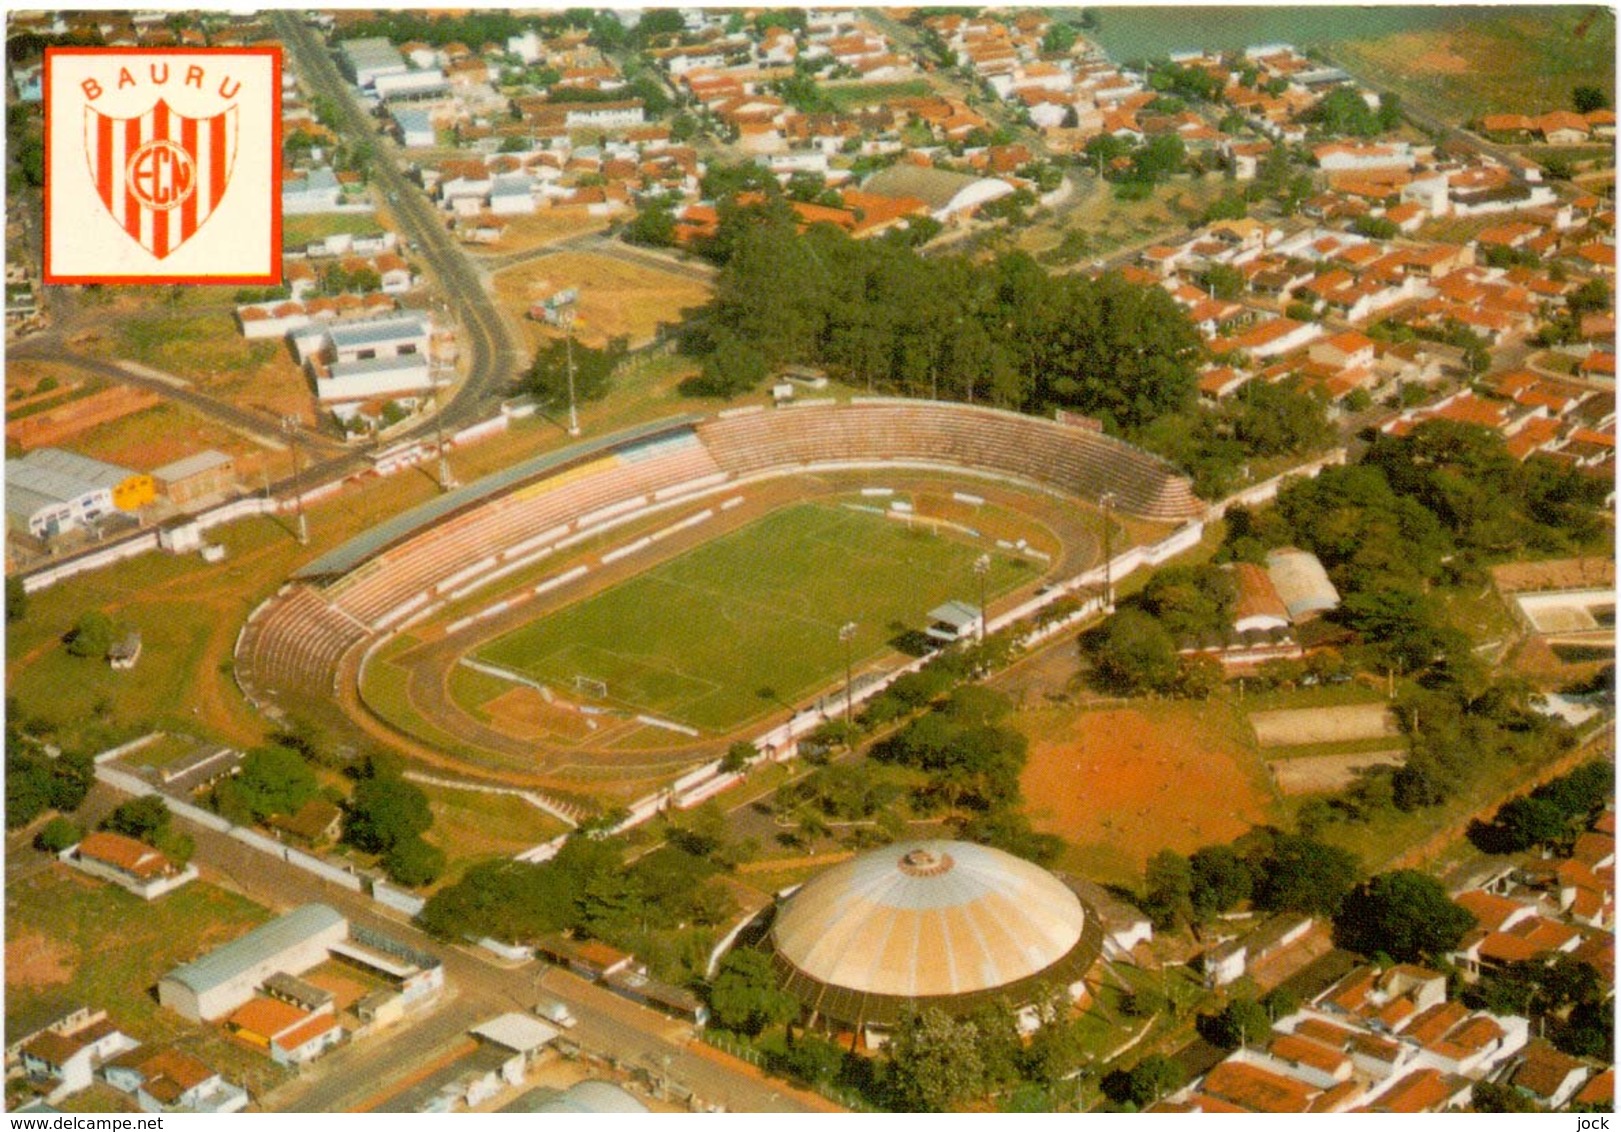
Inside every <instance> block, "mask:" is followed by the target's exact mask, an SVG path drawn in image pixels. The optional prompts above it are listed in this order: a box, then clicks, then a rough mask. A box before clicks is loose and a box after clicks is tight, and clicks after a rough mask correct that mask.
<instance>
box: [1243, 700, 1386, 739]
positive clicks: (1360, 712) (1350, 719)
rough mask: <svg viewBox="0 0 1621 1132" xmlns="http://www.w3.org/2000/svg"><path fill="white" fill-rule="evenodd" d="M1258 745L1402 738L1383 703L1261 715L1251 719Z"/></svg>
mask: <svg viewBox="0 0 1621 1132" xmlns="http://www.w3.org/2000/svg"><path fill="white" fill-rule="evenodd" d="M1250 726H1252V727H1254V728H1255V741H1256V742H1257V743H1259V744H1260V745H1261V746H1263V747H1301V746H1306V745H1308V744H1312V743H1344V742H1346V741H1348V740H1352V739H1379V738H1382V737H1384V736H1386V735H1399V734H1401V728H1399V727H1397V726H1396V721H1395V719H1394V718H1392V717H1391V714H1390V711H1389V709H1388V708H1387V707H1386V706H1385V705H1384V704H1382V703H1375V704H1352V705H1351V706H1349V707H1317V708H1299V709H1296V710H1290V711H1258V712H1255V713H1254V714H1253V715H1251V716H1250Z"/></svg>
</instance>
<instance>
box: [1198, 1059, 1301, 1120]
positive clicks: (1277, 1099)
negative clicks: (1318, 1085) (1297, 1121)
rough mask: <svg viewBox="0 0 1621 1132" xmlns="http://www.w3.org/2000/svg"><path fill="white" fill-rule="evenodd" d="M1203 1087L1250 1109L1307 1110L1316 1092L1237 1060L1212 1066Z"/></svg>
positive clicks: (1213, 1094) (1286, 1078) (1264, 1110)
mask: <svg viewBox="0 0 1621 1132" xmlns="http://www.w3.org/2000/svg"><path fill="white" fill-rule="evenodd" d="M1200 1091H1201V1092H1204V1093H1208V1094H1209V1095H1211V1096H1213V1097H1216V1098H1219V1099H1221V1100H1225V1101H1229V1102H1231V1103H1232V1104H1235V1105H1239V1106H1240V1107H1242V1108H1245V1109H1248V1110H1249V1111H1250V1112H1305V1111H1306V1110H1307V1109H1308V1108H1309V1107H1310V1106H1311V1101H1312V1097H1313V1096H1314V1095H1315V1094H1316V1093H1317V1090H1316V1089H1312V1088H1310V1087H1309V1086H1307V1085H1304V1084H1302V1083H1301V1082H1299V1081H1295V1080H1293V1079H1291V1078H1288V1077H1283V1076H1280V1075H1278V1074H1276V1073H1269V1072H1267V1071H1266V1070H1265V1069H1259V1068H1257V1067H1255V1066H1253V1065H1246V1064H1243V1063H1242V1062H1237V1061H1224V1062H1222V1063H1221V1064H1220V1065H1218V1066H1216V1067H1215V1068H1214V1069H1212V1070H1211V1071H1210V1072H1209V1074H1207V1075H1206V1076H1205V1079H1204V1084H1203V1085H1202V1086H1200Z"/></svg>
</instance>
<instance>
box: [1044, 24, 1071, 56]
mask: <svg viewBox="0 0 1621 1132" xmlns="http://www.w3.org/2000/svg"><path fill="white" fill-rule="evenodd" d="M1079 38H1080V35H1079V33H1078V32H1077V31H1076V30H1075V29H1074V28H1072V27H1070V26H1069V25H1068V24H1066V23H1065V22H1064V21H1063V20H1054V21H1053V22H1052V25H1051V26H1050V27H1048V28H1047V34H1046V35H1043V36H1042V37H1041V51H1042V54H1044V55H1067V54H1069V50H1070V48H1072V47H1074V46H1075V41H1076V40H1077V39H1079Z"/></svg>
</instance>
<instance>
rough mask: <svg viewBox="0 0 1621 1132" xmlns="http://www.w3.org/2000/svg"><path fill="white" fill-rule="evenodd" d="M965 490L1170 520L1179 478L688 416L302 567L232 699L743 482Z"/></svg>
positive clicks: (987, 425) (486, 489)
mask: <svg viewBox="0 0 1621 1132" xmlns="http://www.w3.org/2000/svg"><path fill="white" fill-rule="evenodd" d="M868 468H911V469H919V470H924V471H929V470H937V471H941V472H947V473H954V474H962V475H968V476H977V477H982V478H989V479H994V480H1003V481H1007V482H1009V483H1012V484H1015V485H1020V486H1026V487H1034V488H1037V489H1040V490H1043V491H1046V492H1049V493H1053V494H1056V495H1060V496H1064V497H1070V498H1079V499H1082V500H1086V501H1088V502H1096V501H1097V500H1098V499H1099V497H1100V496H1101V495H1102V494H1103V493H1105V492H1107V493H1110V494H1111V495H1112V498H1113V506H1114V507H1115V508H1116V509H1117V510H1119V511H1122V512H1125V513H1127V514H1130V515H1134V516H1137V517H1139V518H1143V519H1148V520H1153V521H1161V522H1176V521H1180V520H1185V519H1189V518H1194V517H1197V516H1199V515H1201V514H1202V513H1203V512H1204V509H1205V508H1204V504H1203V503H1202V502H1201V501H1200V500H1199V499H1198V498H1197V497H1196V496H1194V494H1193V492H1192V489H1191V487H1190V486H1189V484H1188V481H1187V479H1186V477H1184V476H1182V475H1180V474H1179V473H1178V472H1177V471H1176V470H1175V469H1174V468H1172V467H1171V466H1170V465H1169V464H1167V463H1166V462H1165V461H1163V460H1161V459H1159V458H1158V457H1156V456H1153V455H1151V454H1149V453H1147V452H1144V451H1142V450H1140V449H1138V448H1135V447H1133V446H1131V445H1128V444H1126V443H1124V442H1122V441H1118V440H1115V439H1113V438H1111V437H1107V436H1104V435H1102V434H1101V433H1097V432H1092V431H1089V430H1086V429H1082V428H1077V427H1074V426H1071V425H1065V424H1058V423H1055V422H1052V421H1047V420H1042V419H1039V418H1034V417H1028V416H1023V415H1020V414H1015V413H1009V412H1005V411H1001V410H996V409H987V408H981V407H976V406H967V405H958V404H948V403H938V402H918V401H905V400H887V399H860V400H856V401H852V402H848V403H832V402H824V403H819V404H804V405H800V406H797V407H794V408H784V409H776V410H758V411H754V410H744V411H736V410H733V411H730V412H723V413H721V414H719V415H717V416H712V417H703V416H699V415H691V414H689V415H684V416H680V417H675V418H669V419H665V420H661V421H657V422H653V423H651V424H647V425H643V426H638V427H636V428H632V429H627V430H624V431H621V432H617V433H614V434H611V435H608V436H605V437H602V438H598V439H595V440H592V441H588V442H585V443H582V444H577V445H573V446H570V447H569V448H566V449H564V450H562V451H559V452H555V453H550V454H548V455H545V456H542V457H537V458H535V459H532V460H528V461H525V462H523V463H521V464H518V465H514V466H513V467H511V468H508V469H505V470H503V471H501V472H499V473H496V474H494V475H491V476H487V477H485V478H484V479H481V480H479V481H478V482H476V483H474V484H470V485H468V486H466V487H464V488H461V489H459V490H456V491H453V492H450V493H447V494H446V495H443V496H441V497H439V498H437V499H434V500H431V501H430V502H428V503H425V504H422V505H421V506H418V507H416V508H413V509H412V510H410V511H407V512H405V513H403V514H401V515H399V516H396V517H395V518H393V519H391V520H389V521H387V522H385V523H382V524H379V525H378V526H377V527H375V528H373V529H372V530H371V531H368V532H367V533H366V534H364V535H361V536H359V537H357V538H355V539H352V540H350V541H349V542H347V543H345V544H343V545H342V546H340V547H338V548H336V549H334V550H332V551H330V552H328V553H327V554H324V555H322V556H320V557H319V558H317V559H315V560H314V561H312V562H311V563H309V564H308V565H306V566H304V567H303V568H301V569H300V570H299V571H297V573H296V574H295V575H294V576H293V578H292V579H291V581H290V583H289V584H288V585H287V586H285V587H283V589H282V590H281V591H280V592H279V593H278V594H277V595H276V596H275V597H274V598H272V599H271V600H270V601H268V602H266V603H265V604H264V605H263V606H261V607H260V609H258V610H257V611H255V614H254V615H253V616H252V617H251V618H250V619H249V622H248V624H247V625H246V626H245V627H244V629H243V632H242V634H241V635H240V637H239V639H238V642H237V649H236V673H237V678H238V681H239V683H240V684H241V686H242V688H243V690H244V692H246V693H247V694H248V695H249V697H250V699H253V700H254V701H255V702H256V703H260V704H263V702H264V695H265V694H267V693H276V694H278V695H279V694H280V693H282V692H286V693H289V694H290V695H292V696H294V697H296V696H300V695H302V696H314V697H320V698H327V697H330V696H333V695H335V694H336V693H337V692H338V691H339V685H338V681H339V680H340V679H341V673H342V672H343V670H344V660H345V657H346V656H348V655H349V654H350V653H351V651H352V650H354V649H356V647H357V646H359V645H361V644H363V643H366V642H369V641H372V640H375V639H377V638H379V637H381V636H382V635H384V634H386V633H388V632H389V631H391V630H394V629H398V628H399V627H401V626H402V625H404V624H406V623H408V622H415V621H418V620H421V619H422V618H424V617H426V616H429V615H431V614H433V613H435V612H437V611H438V609H440V608H441V607H443V606H444V605H446V604H447V603H449V602H452V601H456V600H459V599H461V598H463V597H465V596H467V595H468V594H470V593H471V592H472V591H474V590H477V589H480V588H482V587H484V586H486V585H488V584H490V583H492V582H495V581H497V580H499V579H500V578H502V577H505V576H507V575H510V574H514V573H516V572H518V571H520V570H523V569H525V568H526V567H528V566H530V565H532V564H534V563H535V562H537V561H539V560H540V559H541V558H543V557H545V556H547V555H550V554H552V553H554V552H556V551H558V550H562V549H564V548H566V547H568V546H570V545H573V544H575V543H578V542H581V541H584V540H585V539H586V538H589V537H591V536H593V535H595V534H597V533H599V532H602V531H604V530H608V529H611V528H613V527H615V526H618V525H622V524H625V523H630V522H633V521H635V520H637V519H640V518H643V517H645V516H648V515H650V514H653V513H656V512H658V511H660V510H663V509H668V508H672V507H676V506H679V505H681V504H683V503H686V502H690V501H693V500H697V499H700V498H702V497H705V496H709V495H712V494H715V493H718V492H726V491H730V490H732V489H734V488H735V487H737V486H738V485H740V484H744V483H748V482H752V481H760V480H763V479H768V478H773V477H783V476H792V475H796V474H800V473H804V472H810V471H819V470H842V469H868Z"/></svg>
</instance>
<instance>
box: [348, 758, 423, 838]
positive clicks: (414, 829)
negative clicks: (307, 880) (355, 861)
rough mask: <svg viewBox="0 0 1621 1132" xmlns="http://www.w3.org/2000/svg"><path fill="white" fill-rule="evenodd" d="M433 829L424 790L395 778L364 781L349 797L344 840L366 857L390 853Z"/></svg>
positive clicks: (376, 777) (390, 776) (389, 776)
mask: <svg viewBox="0 0 1621 1132" xmlns="http://www.w3.org/2000/svg"><path fill="white" fill-rule="evenodd" d="M432 826H433V811H432V810H430V809H429V808H428V796H427V795H426V794H424V793H423V792H422V790H421V789H420V788H419V787H417V786H415V785H413V784H412V783H409V782H407V781H405V779H403V778H400V777H398V776H396V775H392V774H383V775H375V776H373V777H371V778H365V779H362V780H361V782H360V783H359V784H358V785H357V786H356V787H355V790H354V793H353V794H351V795H350V796H349V802H348V805H347V807H346V809H345V814H344V823H343V839H344V841H346V842H348V843H349V844H351V845H353V846H355V848H357V849H360V850H362V851H363V852H366V853H388V852H389V851H390V850H392V849H394V847H395V846H397V845H399V844H401V843H402V842H407V841H411V840H414V839H416V838H418V837H421V836H422V835H423V834H424V833H426V832H427V831H428V830H429V829H430V828H432Z"/></svg>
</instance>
